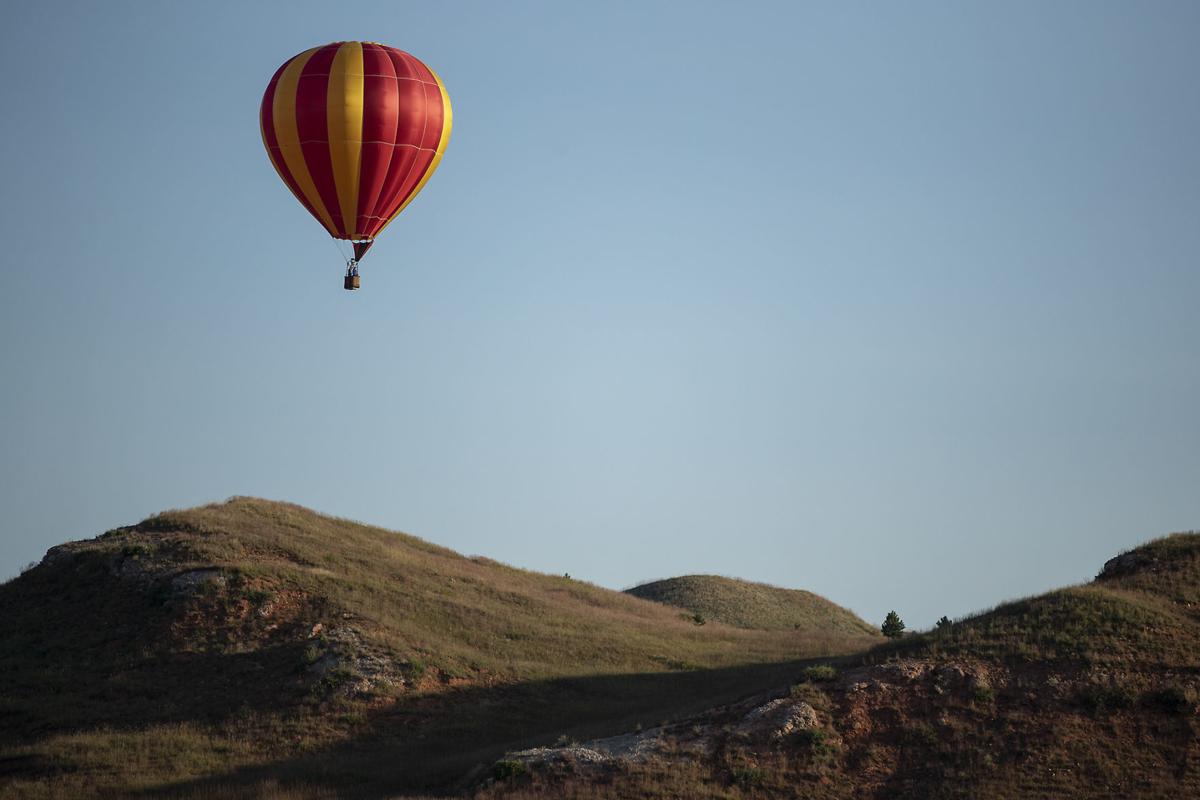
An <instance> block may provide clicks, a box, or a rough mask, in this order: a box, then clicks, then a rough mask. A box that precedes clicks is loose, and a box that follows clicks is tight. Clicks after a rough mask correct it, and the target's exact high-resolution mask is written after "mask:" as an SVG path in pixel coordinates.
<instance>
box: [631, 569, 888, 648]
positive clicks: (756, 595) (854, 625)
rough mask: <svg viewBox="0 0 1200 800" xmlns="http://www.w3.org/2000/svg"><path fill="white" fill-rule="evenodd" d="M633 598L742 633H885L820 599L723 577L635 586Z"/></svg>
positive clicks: (657, 582) (697, 578) (667, 581)
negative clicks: (830, 631)
mask: <svg viewBox="0 0 1200 800" xmlns="http://www.w3.org/2000/svg"><path fill="white" fill-rule="evenodd" d="M626 593H627V594H631V595H633V596H634V597H640V598H643V599H645V600H653V601H654V602H656V603H663V604H666V605H669V606H675V607H677V608H682V609H686V610H688V611H690V612H692V613H693V614H695V615H699V617H700V618H702V619H704V620H715V621H717V622H724V623H725V624H726V625H732V626H734V627H737V628H745V629H752V630H769V631H800V632H816V631H829V630H831V629H832V630H836V631H838V632H840V633H843V634H846V635H854V636H859V635H867V636H874V635H877V634H878V633H879V631H878V630H877V629H876V628H875V627H874V626H872V625H868V624H867V623H866V622H864V621H863V620H862V619H860V618H859V617H858V616H856V615H855V614H854V613H853V612H852V611H849V610H847V609H845V608H842V607H841V606H839V605H836V604H834V603H831V602H830V601H829V600H826V599H825V598H824V597H821V596H820V595H816V594H813V593H812V592H806V591H803V590H800V589H782V588H780V587H778V586H770V585H768V584H765V583H752V582H750V581H743V580H738V579H736V578H725V577H722V576H719V575H685V576H683V577H679V578H667V579H665V580H661V581H653V582H651V583H646V584H642V585H641V586H635V587H634V588H632V589H627V590H626Z"/></svg>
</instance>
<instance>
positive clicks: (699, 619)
mask: <svg viewBox="0 0 1200 800" xmlns="http://www.w3.org/2000/svg"><path fill="white" fill-rule="evenodd" d="M692 622H694V623H695V624H697V625H703V624H704V623H706V622H708V620H706V619H705V618H704V615H703V614H701V613H699V612H697V613H695V614H692Z"/></svg>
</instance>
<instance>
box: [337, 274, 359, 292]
mask: <svg viewBox="0 0 1200 800" xmlns="http://www.w3.org/2000/svg"><path fill="white" fill-rule="evenodd" d="M342 288H343V289H347V290H349V289H360V288H362V280H361V279H360V278H359V277H358V276H357V275H347V276H346V279H345V280H344V281H342Z"/></svg>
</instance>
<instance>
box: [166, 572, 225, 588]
mask: <svg viewBox="0 0 1200 800" xmlns="http://www.w3.org/2000/svg"><path fill="white" fill-rule="evenodd" d="M227 581H228V579H227V578H226V577H225V575H224V573H222V572H221V570H220V569H218V568H217V567H206V568H204V569H193V570H190V571H188V572H181V573H179V574H178V575H176V576H175V577H174V578H171V590H172V591H173V592H175V593H176V594H195V593H196V592H197V591H199V590H200V588H201V587H202V586H205V585H209V584H211V585H216V586H218V587H220V586H224V585H225V584H226V582H227Z"/></svg>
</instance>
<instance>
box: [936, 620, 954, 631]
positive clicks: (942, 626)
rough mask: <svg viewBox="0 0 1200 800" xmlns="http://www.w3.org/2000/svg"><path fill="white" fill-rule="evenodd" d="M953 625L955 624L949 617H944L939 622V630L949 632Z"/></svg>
mask: <svg viewBox="0 0 1200 800" xmlns="http://www.w3.org/2000/svg"><path fill="white" fill-rule="evenodd" d="M953 624H954V623H953V622H951V621H950V618H949V617H942V618H941V619H939V620H938V621H937V629H938V630H939V631H944V630H948V629H949V628H950V626H951V625H953Z"/></svg>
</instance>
